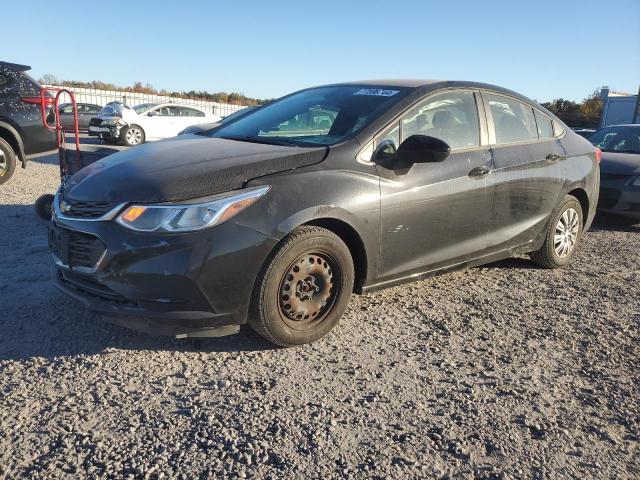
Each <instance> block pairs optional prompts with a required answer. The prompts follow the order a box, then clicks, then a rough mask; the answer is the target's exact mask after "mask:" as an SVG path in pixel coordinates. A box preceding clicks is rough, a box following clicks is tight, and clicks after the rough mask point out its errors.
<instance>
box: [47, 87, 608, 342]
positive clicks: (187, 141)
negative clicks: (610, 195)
mask: <svg viewBox="0 0 640 480" xmlns="http://www.w3.org/2000/svg"><path fill="white" fill-rule="evenodd" d="M599 155H600V154H599V151H598V150H597V149H596V148H594V147H593V146H592V145H591V144H590V143H589V142H588V141H587V140H585V139H583V138H582V137H580V136H579V135H577V134H575V133H573V132H572V131H571V130H570V129H569V128H567V127H566V126H565V125H564V124H563V123H562V122H561V121H560V120H558V119H557V118H556V117H555V116H553V115H552V114H551V113H549V112H548V111H547V110H545V109H544V108H542V107H541V106H540V105H538V104H536V103H534V102H532V101H531V100H528V99H527V98H525V97H523V96H521V95H518V94H517V93H515V92H512V91H509V90H505V89H502V88H499V87H494V86H490V85H485V84H479V83H471V82H451V81H447V82H443V81H404V80H403V81H375V82H357V83H348V84H337V85H328V86H323V87H317V88H310V89H307V90H302V91H300V92H297V93H293V94H291V95H288V96H286V97H283V98H281V99H279V100H277V101H274V102H272V103H270V104H268V105H266V106H263V107H262V108H260V109H256V110H255V111H253V112H250V113H249V114H247V115H244V116H241V117H240V118H238V119H237V120H234V121H231V122H228V123H226V124H222V125H221V126H219V127H217V128H214V129H213V130H210V131H205V132H201V133H199V134H188V135H181V136H179V137H177V138H175V139H171V140H166V141H160V142H157V143H154V144H149V145H144V146H142V147H139V148H135V149H132V150H129V151H125V152H120V153H117V154H115V155H111V156H109V157H107V158H105V159H103V160H100V161H98V162H96V163H94V164H92V165H90V166H88V167H86V168H84V169H83V170H80V171H79V172H78V173H76V174H75V175H74V176H72V177H71V178H70V179H69V180H67V181H66V182H65V183H64V184H63V185H62V186H61V187H60V190H59V191H58V193H57V195H56V199H55V202H54V215H53V218H52V221H51V224H50V227H49V240H50V248H51V251H52V253H53V257H54V260H55V263H56V266H57V267H56V274H55V281H56V285H57V286H58V288H60V289H61V290H62V291H63V292H65V293H67V294H68V295H70V296H72V297H75V298H76V299H78V300H80V301H82V302H83V303H84V304H85V305H86V306H87V307H88V308H89V309H90V310H92V311H94V312H97V313H99V314H101V315H102V316H104V317H106V318H107V319H109V320H111V321H113V322H116V323H119V324H122V325H125V326H128V327H131V328H135V329H139V330H144V331H149V332H155V333H160V334H171V335H177V336H217V335H223V334H229V333H234V332H236V331H238V329H239V326H240V325H242V324H245V323H248V324H249V325H250V326H251V327H253V328H254V329H255V330H256V331H257V332H258V333H260V334H261V335H262V336H263V337H265V338H266V339H267V340H269V341H271V342H273V343H276V344H279V345H294V344H302V343H306V342H311V341H314V340H317V339H318V338H320V337H322V336H323V335H325V334H326V333H327V332H329V331H330V330H331V329H332V328H333V327H334V326H335V325H336V324H337V323H338V320H339V318H340V316H341V315H342V313H343V312H344V311H345V309H346V307H347V304H348V302H349V297H350V295H351V294H352V292H356V293H362V292H369V291H372V290H374V289H378V288H382V287H387V286H391V285H395V284H399V283H402V282H406V281H410V280H414V279H416V278H418V277H420V276H423V275H427V274H431V273H436V272H442V271H444V270H449V269H453V268H461V267H469V266H474V265H479V264H484V263H488V262H493V261H496V260H499V259H503V258H507V257H511V256H514V255H519V254H530V256H531V258H532V259H533V260H534V261H535V262H537V263H538V264H540V265H542V266H544V267H549V268H556V267H563V266H565V265H567V264H568V263H569V262H570V260H571V258H572V257H573V255H574V254H575V251H576V249H577V247H578V245H579V244H580V239H581V236H582V233H583V232H584V231H585V230H587V229H588V228H589V226H590V224H591V222H592V220H593V217H594V214H595V210H596V209H595V206H596V204H597V197H598V185H599V170H598V162H599V158H600V157H599Z"/></svg>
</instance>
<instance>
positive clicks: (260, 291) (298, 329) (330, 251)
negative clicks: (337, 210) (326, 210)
mask: <svg viewBox="0 0 640 480" xmlns="http://www.w3.org/2000/svg"><path fill="white" fill-rule="evenodd" d="M296 269H297V270H296ZM303 277H304V278H303ZM353 280H354V267H353V259H352V258H351V253H350V252H349V249H348V248H347V246H346V245H345V243H344V242H343V241H342V240H341V239H340V238H339V237H338V236H337V235H335V234H334V233H333V232H330V231H329V230H325V229H324V228H320V227H311V226H308V227H298V228H296V229H295V230H293V232H291V233H290V234H289V235H288V236H287V237H286V238H285V239H284V240H283V241H282V242H281V243H280V245H278V247H276V249H275V250H274V251H273V252H272V253H271V255H270V256H269V258H268V259H267V261H266V262H265V265H264V266H263V267H262V270H261V271H260V273H259V274H258V278H257V280H256V285H255V287H254V290H253V296H252V299H251V306H250V309H249V325H250V326H251V327H252V328H253V329H254V330H255V331H256V332H257V333H258V334H260V335H261V336H262V337H264V338H265V339H266V340H268V341H270V342H272V343H275V344H276V345H280V346H283V347H284V346H291V345H301V344H304V343H310V342H313V341H315V340H318V339H319V338H321V337H323V336H324V335H326V334H327V333H328V332H329V331H330V330H331V329H333V328H334V327H335V326H336V325H337V323H338V321H339V320H340V317H341V316H342V314H343V313H344V311H345V309H346V308H347V304H348V303H349V298H350V297H351V292H352V291H353ZM294 290H295V291H294ZM288 293H291V296H290V297H289V296H288V295H287V294H288ZM287 307H289V308H288V309H287Z"/></svg>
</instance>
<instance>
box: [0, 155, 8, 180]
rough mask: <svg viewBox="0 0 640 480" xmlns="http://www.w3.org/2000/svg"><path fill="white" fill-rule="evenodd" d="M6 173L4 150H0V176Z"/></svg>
mask: <svg viewBox="0 0 640 480" xmlns="http://www.w3.org/2000/svg"><path fill="white" fill-rule="evenodd" d="M5 173H7V157H6V156H5V155H4V152H3V151H2V150H0V177H2V176H3V175H4V174H5Z"/></svg>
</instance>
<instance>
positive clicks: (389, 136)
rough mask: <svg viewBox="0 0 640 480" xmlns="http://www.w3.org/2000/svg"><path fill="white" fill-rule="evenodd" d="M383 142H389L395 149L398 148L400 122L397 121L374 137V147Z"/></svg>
mask: <svg viewBox="0 0 640 480" xmlns="http://www.w3.org/2000/svg"><path fill="white" fill-rule="evenodd" d="M384 142H386V143H388V142H391V143H392V144H393V146H394V147H395V148H396V150H397V149H398V146H399V145H400V124H399V123H398V122H397V121H396V122H395V123H394V124H393V125H391V126H390V127H388V128H387V129H386V130H385V131H384V132H382V133H381V134H380V135H378V137H376V147H378V146H379V145H380V144H382V143H384Z"/></svg>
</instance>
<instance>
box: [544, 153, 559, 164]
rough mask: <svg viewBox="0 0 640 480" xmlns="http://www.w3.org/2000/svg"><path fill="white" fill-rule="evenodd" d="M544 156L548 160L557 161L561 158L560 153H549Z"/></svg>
mask: <svg viewBox="0 0 640 480" xmlns="http://www.w3.org/2000/svg"><path fill="white" fill-rule="evenodd" d="M545 158H546V159H547V161H548V162H557V161H558V160H562V155H560V154H557V153H549V154H547V156H546V157H545Z"/></svg>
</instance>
